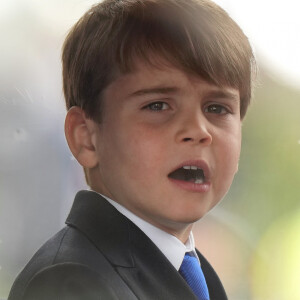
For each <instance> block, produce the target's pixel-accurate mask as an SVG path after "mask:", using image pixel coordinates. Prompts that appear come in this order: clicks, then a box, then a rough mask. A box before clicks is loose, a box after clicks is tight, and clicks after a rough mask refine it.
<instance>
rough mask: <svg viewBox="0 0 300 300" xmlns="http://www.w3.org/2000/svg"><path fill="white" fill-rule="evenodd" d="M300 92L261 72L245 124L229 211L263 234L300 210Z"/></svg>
mask: <svg viewBox="0 0 300 300" xmlns="http://www.w3.org/2000/svg"><path fill="white" fill-rule="evenodd" d="M299 186H300V90H297V89H293V88H291V87H288V86H285V85H282V84H281V83H279V82H277V81H276V80H275V79H272V78H271V77H270V76H269V75H267V73H265V72H263V71H262V72H261V74H260V79H259V83H258V87H257V88H256V90H255V94H254V99H253V103H252V105H251V106H250V109H249V111H248V115H247V116H246V119H245V120H244V123H243V144H242V153H241V159H240V168H239V173H238V175H237V176H236V180H235V182H234V184H233V186H232V188H231V191H230V192H229V195H228V196H227V199H226V201H224V207H225V208H226V209H228V210H230V211H231V212H232V213H234V214H236V215H239V216H240V217H241V218H243V219H244V220H245V221H246V223H248V224H249V225H250V227H251V230H253V231H254V232H256V236H257V238H258V239H259V236H260V235H261V234H262V232H263V231H264V230H265V229H266V228H267V227H268V226H269V225H270V224H271V223H272V222H273V221H274V220H275V219H277V218H279V217H281V216H282V215H285V214H289V213H290V212H291V211H293V210H295V209H297V208H299V207H300V201H299V200H300V196H299V195H300V193H299Z"/></svg>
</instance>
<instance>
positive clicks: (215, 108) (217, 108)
mask: <svg viewBox="0 0 300 300" xmlns="http://www.w3.org/2000/svg"><path fill="white" fill-rule="evenodd" d="M205 112H207V113H211V114H219V115H224V114H228V113H229V111H228V109H227V108H226V107H224V106H222V105H219V104H211V105H209V106H207V107H206V108H205Z"/></svg>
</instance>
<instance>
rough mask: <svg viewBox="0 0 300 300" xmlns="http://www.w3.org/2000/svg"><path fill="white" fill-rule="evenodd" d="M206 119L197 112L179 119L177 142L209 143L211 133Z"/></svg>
mask: <svg viewBox="0 0 300 300" xmlns="http://www.w3.org/2000/svg"><path fill="white" fill-rule="evenodd" d="M209 127H210V126H209V122H208V120H207V119H206V118H205V117H204V116H203V115H202V114H201V113H199V112H197V113H196V112H193V114H190V115H189V116H186V118H184V119H183V120H182V121H181V125H180V128H179V130H178V132H177V134H176V142H177V143H189V144H201V145H210V144H211V142H212V134H211V132H210V130H209V129H210V128H209Z"/></svg>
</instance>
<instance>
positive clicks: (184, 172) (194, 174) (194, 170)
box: [168, 166, 205, 184]
mask: <svg viewBox="0 0 300 300" xmlns="http://www.w3.org/2000/svg"><path fill="white" fill-rule="evenodd" d="M168 177H169V178H172V179H175V180H181V181H186V182H192V183H195V184H202V183H204V182H205V176H204V172H203V170H202V169H201V168H199V167H196V166H183V167H181V168H179V169H177V170H175V171H174V172H172V173H170V174H169V175H168Z"/></svg>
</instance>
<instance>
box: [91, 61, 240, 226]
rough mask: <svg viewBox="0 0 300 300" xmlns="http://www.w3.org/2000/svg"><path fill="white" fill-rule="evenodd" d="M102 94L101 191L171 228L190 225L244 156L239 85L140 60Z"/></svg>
mask: <svg viewBox="0 0 300 300" xmlns="http://www.w3.org/2000/svg"><path fill="white" fill-rule="evenodd" d="M102 100H103V102H102V103H103V108H104V113H103V118H102V122H101V124H100V125H96V124H94V126H95V128H96V129H95V133H94V135H93V139H94V140H93V141H94V144H95V145H96V147H95V148H96V153H97V159H98V165H97V167H96V168H95V169H93V171H92V176H93V179H92V182H93V183H92V188H93V189H94V190H96V191H97V192H100V193H102V194H104V195H106V196H108V197H110V198H112V199H113V200H115V201H117V202H119V203H120V204H122V205H123V206H125V207H127V208H128V209H129V210H131V211H132V212H134V213H135V214H136V215H138V216H140V217H141V218H143V219H145V220H147V221H149V222H150V223H152V224H154V225H156V226H157V227H160V228H161V229H163V230H166V231H169V232H172V231H176V230H181V229H183V228H186V226H187V225H188V224H190V223H192V222H195V221H196V220H198V219H199V218H201V217H202V216H204V215H205V214H206V213H207V212H208V211H209V210H210V209H211V208H212V207H214V206H215V205H216V204H217V203H218V202H219V201H220V200H221V199H222V197H223V196H224V195H225V193H226V192H227V190H228V189H229V187H230V185H231V182H232V179H233V177H234V174H235V173H236V171H237V166H238V160H239V155H240V145H241V120H240V99H239V92H238V90H236V89H233V88H219V87H217V86H215V85H213V84H209V83H207V82H205V81H204V80H202V79H201V78H199V77H196V76H194V75H191V74H187V73H184V72H183V71H181V70H179V69H177V68H174V67H172V66H169V67H168V66H163V67H161V68H159V69H158V68H154V67H151V66H149V65H148V64H145V63H143V62H141V61H139V62H137V64H136V69H135V71H134V72H132V73H130V74H126V75H122V76H120V77H119V78H118V79H116V80H115V81H114V82H112V83H111V84H110V85H109V86H108V88H107V89H106V90H105V92H104V95H103V98H102ZM190 167H192V170H190V169H189V168H190ZM196 167H197V168H200V169H203V172H204V174H203V173H202V171H201V170H193V169H195V168H196ZM203 175H204V178H203Z"/></svg>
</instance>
